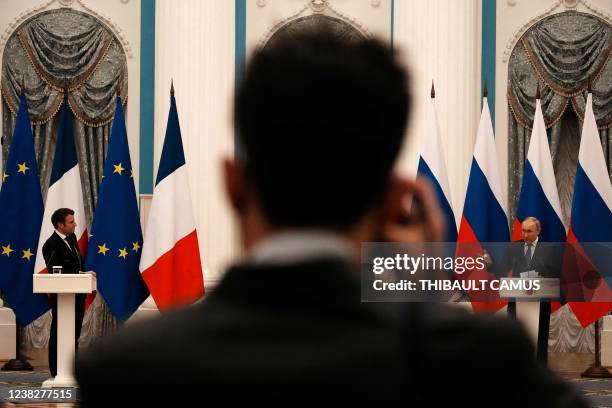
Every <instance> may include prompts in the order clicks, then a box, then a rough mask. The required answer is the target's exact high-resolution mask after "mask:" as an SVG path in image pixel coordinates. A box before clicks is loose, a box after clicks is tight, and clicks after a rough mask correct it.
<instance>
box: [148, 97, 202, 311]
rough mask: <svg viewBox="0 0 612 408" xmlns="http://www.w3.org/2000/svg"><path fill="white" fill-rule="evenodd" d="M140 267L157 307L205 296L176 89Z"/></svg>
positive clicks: (163, 307)
mask: <svg viewBox="0 0 612 408" xmlns="http://www.w3.org/2000/svg"><path fill="white" fill-rule="evenodd" d="M140 272H141V273H142V277H143V279H144V281H145V282H146V284H147V286H148V287H149V291H150V292H151V295H152V296H153V300H154V301H155V303H156V305H157V307H158V309H159V310H160V311H164V310H168V309H170V308H173V307H176V306H180V305H187V304H191V303H193V302H194V301H196V300H197V299H199V298H200V297H202V296H203V295H204V279H203V275H202V265H201V263H200V250H199V247H198V234H197V231H196V225H195V220H194V217H193V210H192V206H191V194H190V191H189V180H188V178H187V165H186V164H185V154H184V151H183V142H182V139H181V129H180V125H179V119H178V113H177V110H176V101H175V99H174V88H172V90H171V96H170V113H169V115H168V126H167V128H166V137H165V140H164V147H163V149H162V154H161V159H160V162H159V168H158V170H157V180H156V182H155V189H154V191H153V200H152V203H151V209H150V213H149V218H148V220H147V227H146V231H145V238H144V244H143V249H142V258H141V260H140Z"/></svg>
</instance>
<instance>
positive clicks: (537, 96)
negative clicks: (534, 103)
mask: <svg viewBox="0 0 612 408" xmlns="http://www.w3.org/2000/svg"><path fill="white" fill-rule="evenodd" d="M536 99H541V98H540V81H538V86H537V88H536Z"/></svg>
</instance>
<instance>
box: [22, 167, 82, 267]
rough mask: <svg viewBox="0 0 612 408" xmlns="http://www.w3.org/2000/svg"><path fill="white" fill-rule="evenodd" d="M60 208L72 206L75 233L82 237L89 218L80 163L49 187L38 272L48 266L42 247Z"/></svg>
mask: <svg viewBox="0 0 612 408" xmlns="http://www.w3.org/2000/svg"><path fill="white" fill-rule="evenodd" d="M58 208H70V209H72V210H73V211H74V218H75V220H76V223H77V227H76V229H75V231H74V233H75V235H76V237H77V240H78V239H81V236H82V235H83V232H85V229H86V227H87V220H86V219H85V206H84V205H83V194H82V192H81V175H80V174H79V166H78V165H77V166H74V167H73V168H71V169H70V170H68V171H67V172H66V173H64V175H63V176H62V177H61V178H60V179H59V180H58V181H57V182H55V183H53V185H51V186H50V187H49V190H48V192H47V200H46V201H45V212H44V215H43V220H42V225H41V227H40V236H39V238H38V249H37V251H36V263H35V264H34V271H35V272H36V273H39V272H40V271H42V270H44V269H45V268H46V265H45V259H44V258H43V255H42V247H43V244H44V243H45V241H46V240H47V238H49V237H50V236H51V234H52V233H53V231H55V229H54V228H53V225H52V224H51V215H52V214H53V212H54V211H55V210H57V209H58Z"/></svg>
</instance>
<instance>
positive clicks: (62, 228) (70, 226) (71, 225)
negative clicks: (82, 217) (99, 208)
mask: <svg viewBox="0 0 612 408" xmlns="http://www.w3.org/2000/svg"><path fill="white" fill-rule="evenodd" d="M76 226H77V223H76V221H75V220H74V215H67V216H66V218H64V222H60V223H58V224H57V229H58V230H59V232H61V233H62V234H64V235H70V234H74V229H75V228H76Z"/></svg>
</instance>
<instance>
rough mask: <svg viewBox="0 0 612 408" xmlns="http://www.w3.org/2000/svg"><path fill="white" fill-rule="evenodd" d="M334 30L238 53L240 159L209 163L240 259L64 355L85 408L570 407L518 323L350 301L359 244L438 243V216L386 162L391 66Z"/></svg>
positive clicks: (575, 400)
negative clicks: (186, 298) (242, 64)
mask: <svg viewBox="0 0 612 408" xmlns="http://www.w3.org/2000/svg"><path fill="white" fill-rule="evenodd" d="M349 38H350V37H347V36H344V37H342V36H341V35H339V34H338V31H327V30H321V31H315V32H312V31H310V30H306V31H304V32H299V31H296V32H293V31H292V32H291V33H290V35H286V36H285V37H284V38H283V39H279V40H278V41H275V42H274V43H273V44H271V45H269V46H266V47H263V48H262V49H260V50H259V51H258V52H257V53H256V54H255V55H254V56H253V57H252V58H251V61H250V65H249V67H248V69H247V71H246V74H245V76H244V78H243V80H242V84H241V86H240V88H239V90H238V96H237V100H236V102H235V115H236V124H237V134H238V135H239V138H240V146H241V151H242V152H241V153H242V154H240V155H238V157H237V159H236V160H234V159H231V160H230V159H227V160H226V161H225V162H224V185H225V190H226V192H227V195H228V198H229V203H230V205H231V207H232V209H233V210H234V213H235V215H236V218H237V221H238V224H237V225H238V229H239V231H240V235H241V239H242V240H241V242H242V245H243V248H244V251H245V253H246V257H245V258H244V259H243V260H242V262H241V263H240V264H238V265H236V266H234V267H232V268H230V269H229V270H228V271H227V272H226V273H225V275H224V277H223V279H222V281H221V282H220V283H219V284H218V286H217V287H216V288H214V289H213V290H212V291H207V295H206V298H205V299H204V301H203V302H200V303H198V304H196V305H193V306H192V307H190V308H187V309H186V310H181V311H177V312H175V313H168V314H166V315H164V316H162V317H161V318H159V319H157V320H153V321H149V322H143V323H135V324H134V326H132V327H127V328H125V329H121V330H119V331H118V332H117V333H116V334H114V335H112V336H109V337H108V338H106V339H102V340H101V341H100V343H98V344H96V345H94V346H92V348H91V350H88V352H87V353H84V354H83V355H81V356H79V358H78V359H77V366H76V377H77V380H78V382H79V385H80V387H81V388H80V389H81V398H82V399H81V403H82V406H83V407H92V406H101V407H102V406H105V407H106V406H113V405H116V404H122V403H124V404H125V403H127V402H133V403H134V404H137V405H138V406H147V405H150V404H154V405H159V404H162V405H163V404H167V405H172V406H180V405H183V404H186V405H194V404H196V405H197V403H194V402H193V401H198V402H199V403H200V405H204V404H210V405H212V406H217V405H231V406H233V405H237V403H238V402H241V403H243V404H244V405H252V404H261V403H263V404H264V405H266V406H267V405H272V406H277V405H282V406H303V405H306V404H308V406H331V405H335V404H339V405H341V406H351V405H355V406H362V405H365V404H368V403H370V404H373V406H402V405H409V406H414V407H419V406H445V405H447V403H448V402H451V403H453V401H454V402H455V403H457V404H459V405H466V404H467V402H466V401H469V405H470V406H496V407H504V406H508V407H518V406H520V407H548V406H553V407H584V406H585V405H584V403H583V401H582V400H581V399H580V398H579V397H578V396H577V395H576V394H575V393H574V392H573V391H572V390H571V389H569V387H568V386H567V385H566V384H565V383H563V382H561V381H559V380H558V379H556V378H555V377H554V376H553V375H552V374H551V373H550V372H549V371H547V369H545V368H544V367H542V366H540V365H539V364H537V362H536V361H535V359H533V357H532V350H531V348H530V344H529V340H528V339H527V338H526V335H525V334H524V332H523V331H522V329H521V328H520V326H519V324H518V323H517V322H515V321H509V320H507V319H497V318H494V317H491V316H488V317H485V316H481V317H474V316H473V315H470V314H468V313H465V312H464V311H463V310H462V309H459V308H457V307H452V306H448V307H442V306H440V307H435V306H431V305H424V304H421V305H419V304H410V305H405V304H397V303H368V302H362V301H361V281H360V269H359V268H360V252H361V244H362V242H375V241H390V242H432V241H438V240H441V239H442V237H443V236H444V222H445V221H444V219H443V215H442V212H441V210H440V209H439V208H438V206H437V204H436V199H435V195H434V192H433V189H432V188H431V187H430V186H429V185H427V184H424V182H420V181H413V180H411V179H408V178H405V177H402V176H400V175H398V174H396V173H395V172H394V165H395V161H396V159H397V157H398V153H399V151H400V148H401V145H402V140H403V135H404V129H405V125H406V120H407V117H408V112H409V106H410V104H409V81H408V78H407V75H406V73H405V70H404V69H403V68H402V67H401V65H400V64H399V62H398V59H397V57H396V54H395V52H394V51H393V50H391V49H390V48H388V47H387V46H385V45H382V44H381V43H379V42H378V41H374V40H360V41H350V40H349ZM408 198H412V199H413V200H412V202H413V205H412V206H411V207H410V209H409V208H408V205H407V203H406V201H407V199H408ZM145 245H146V243H145ZM187 401H189V404H187Z"/></svg>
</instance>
